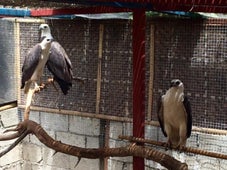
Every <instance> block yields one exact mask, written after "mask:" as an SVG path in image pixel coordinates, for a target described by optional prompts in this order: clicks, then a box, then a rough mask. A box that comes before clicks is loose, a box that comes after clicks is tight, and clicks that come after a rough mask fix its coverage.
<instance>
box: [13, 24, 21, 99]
mask: <svg viewBox="0 0 227 170" xmlns="http://www.w3.org/2000/svg"><path fill="white" fill-rule="evenodd" d="M14 43H15V48H14V50H15V52H14V56H15V65H14V70H15V72H14V73H15V75H16V77H15V79H16V81H15V82H16V88H15V90H16V93H17V100H18V103H21V92H20V90H21V89H20V86H21V84H20V82H21V80H20V78H21V68H20V23H19V22H17V20H15V21H14Z"/></svg>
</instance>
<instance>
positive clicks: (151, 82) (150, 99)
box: [147, 25, 154, 121]
mask: <svg viewBox="0 0 227 170" xmlns="http://www.w3.org/2000/svg"><path fill="white" fill-rule="evenodd" d="M149 68H150V70H149V74H150V76H149V85H148V86H149V89H148V106H147V119H148V121H151V120H152V106H153V86H154V25H151V28H150V62H149Z"/></svg>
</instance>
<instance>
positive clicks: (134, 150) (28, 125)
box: [0, 120, 188, 170]
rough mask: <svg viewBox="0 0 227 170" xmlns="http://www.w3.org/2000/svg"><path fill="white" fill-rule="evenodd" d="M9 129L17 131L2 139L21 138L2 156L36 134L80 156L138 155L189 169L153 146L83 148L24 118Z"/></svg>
mask: <svg viewBox="0 0 227 170" xmlns="http://www.w3.org/2000/svg"><path fill="white" fill-rule="evenodd" d="M9 131H15V134H14V135H12V134H10V135H9V136H7V134H4V135H3V136H4V137H1V136H0V140H7V139H12V138H13V137H15V138H16V137H19V138H18V140H16V142H15V143H14V144H13V145H11V146H10V147H9V148H7V149H6V150H4V151H3V152H1V153H0V157H1V156H3V155H4V154H6V153H7V152H9V151H10V150H11V149H13V148H14V147H15V146H16V144H18V143H19V142H20V141H21V140H22V139H23V138H24V137H25V136H26V135H28V134H34V135H35V136H36V137H37V138H38V139H39V140H40V142H42V143H43V144H44V145H46V146H47V147H49V148H52V149H54V150H55V151H56V152H61V153H65V154H68V155H72V156H77V157H79V158H89V159H99V158H105V157H114V156H116V157H125V156H136V157H142V158H146V159H149V160H153V161H155V162H158V163H160V164H161V165H162V166H164V167H166V168H167V169H170V170H187V169H188V167H187V164H185V163H181V162H180V161H178V160H176V159H174V158H173V157H171V156H169V155H167V154H165V153H162V152H159V151H156V150H154V149H152V148H148V147H143V146H139V145H137V144H136V143H134V144H129V145H127V146H125V147H118V148H98V149H94V148H92V149H89V148H81V147H77V146H72V145H67V144H64V143H62V142H61V141H56V140H54V139H53V138H51V137H50V136H49V135H48V134H47V133H46V132H45V130H44V129H43V128H42V127H41V126H40V125H39V124H37V123H36V122H34V121H31V120H24V121H23V122H21V123H19V124H18V126H17V127H16V128H15V129H10V130H8V131H7V132H9ZM7 132H6V133H7ZM12 136H13V137H12Z"/></svg>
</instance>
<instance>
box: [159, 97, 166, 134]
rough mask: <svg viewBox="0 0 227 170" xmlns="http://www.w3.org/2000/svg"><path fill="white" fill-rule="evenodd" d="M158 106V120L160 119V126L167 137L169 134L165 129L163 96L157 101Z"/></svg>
mask: <svg viewBox="0 0 227 170" xmlns="http://www.w3.org/2000/svg"><path fill="white" fill-rule="evenodd" d="M157 106H158V121H159V124H160V127H161V129H162V132H163V134H164V136H165V137H167V134H166V132H165V129H164V116H163V103H162V96H161V97H160V98H159V100H158V102H157Z"/></svg>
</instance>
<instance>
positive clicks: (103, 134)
mask: <svg viewBox="0 0 227 170" xmlns="http://www.w3.org/2000/svg"><path fill="white" fill-rule="evenodd" d="M103 34H104V25H103V24H100V26H99V51H98V70H97V90H96V109H95V113H96V114H99V110H100V98H101V82H102V53H103ZM107 146H109V121H108V120H104V119H101V120H100V138H99V147H100V148H104V147H107ZM107 168H108V158H102V159H100V170H107Z"/></svg>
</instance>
